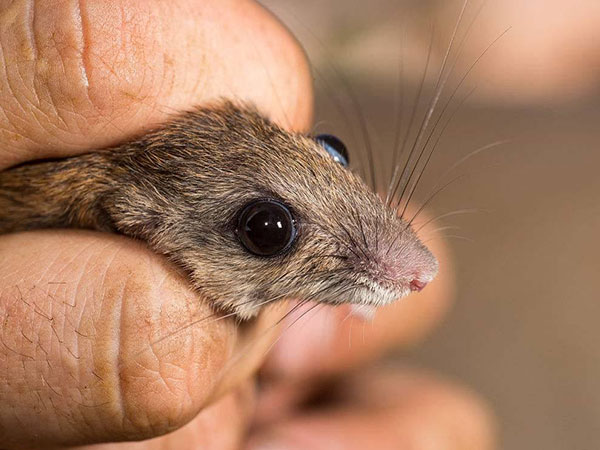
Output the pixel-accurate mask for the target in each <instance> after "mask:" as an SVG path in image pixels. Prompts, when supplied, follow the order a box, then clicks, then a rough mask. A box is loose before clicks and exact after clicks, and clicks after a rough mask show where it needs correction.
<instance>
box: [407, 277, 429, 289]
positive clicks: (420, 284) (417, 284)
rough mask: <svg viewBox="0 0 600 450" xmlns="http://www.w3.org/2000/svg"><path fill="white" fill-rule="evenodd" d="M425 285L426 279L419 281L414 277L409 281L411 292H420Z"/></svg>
mask: <svg viewBox="0 0 600 450" xmlns="http://www.w3.org/2000/svg"><path fill="white" fill-rule="evenodd" d="M425 286H427V282H426V281H421V280H418V279H416V278H415V279H414V280H412V281H411V282H410V290H411V291H413V292H421V291H422V290H423V289H424V288H425Z"/></svg>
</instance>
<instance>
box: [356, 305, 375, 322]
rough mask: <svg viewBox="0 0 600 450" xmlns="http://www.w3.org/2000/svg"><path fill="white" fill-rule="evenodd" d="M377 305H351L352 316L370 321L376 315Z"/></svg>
mask: <svg viewBox="0 0 600 450" xmlns="http://www.w3.org/2000/svg"><path fill="white" fill-rule="evenodd" d="M376 312H377V307H376V306H373V305H350V314H352V316H354V317H356V318H358V319H361V320H364V321H368V322H370V321H371V320H373V318H374V317H375V313H376Z"/></svg>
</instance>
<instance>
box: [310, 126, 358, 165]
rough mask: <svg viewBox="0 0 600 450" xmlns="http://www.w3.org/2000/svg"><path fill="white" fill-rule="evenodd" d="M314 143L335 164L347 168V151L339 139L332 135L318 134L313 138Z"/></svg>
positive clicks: (348, 161) (348, 160) (348, 159)
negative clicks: (327, 154)
mask: <svg viewBox="0 0 600 450" xmlns="http://www.w3.org/2000/svg"><path fill="white" fill-rule="evenodd" d="M315 141H316V142H317V143H318V144H319V145H320V146H321V147H323V148H324V149H325V151H326V152H327V153H329V154H330V155H331V157H332V158H333V160H334V161H335V162H337V163H340V164H341V165H342V166H344V167H348V164H349V163H350V158H349V157H348V149H346V146H345V145H344V143H343V142H342V141H341V140H340V139H339V138H337V137H335V136H333V135H332V134H319V135H318V136H315Z"/></svg>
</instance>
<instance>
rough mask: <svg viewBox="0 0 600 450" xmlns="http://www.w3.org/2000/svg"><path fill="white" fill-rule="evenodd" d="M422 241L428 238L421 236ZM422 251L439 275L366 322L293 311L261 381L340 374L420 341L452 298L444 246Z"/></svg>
mask: <svg viewBox="0 0 600 450" xmlns="http://www.w3.org/2000/svg"><path fill="white" fill-rule="evenodd" d="M423 236H431V233H429V231H428V230H425V231H424V232H423ZM427 245H428V246H429V247H430V249H431V250H432V251H433V253H434V254H435V255H436V257H437V258H438V260H439V261H440V273H439V274H438V276H437V278H436V280H434V281H433V282H432V283H431V284H430V285H428V286H427V287H426V288H425V289H424V290H423V291H422V292H420V293H418V294H412V295H410V296H409V297H407V298H405V299H402V300H399V301H397V302H395V303H394V304H391V305H389V306H386V307H383V308H380V309H379V310H378V311H377V313H376V314H375V317H374V318H373V320H372V321H370V322H365V321H364V320H361V319H357V318H355V317H353V316H352V315H350V309H349V307H346V308H329V307H321V308H319V307H317V308H315V309H314V310H313V311H308V310H307V309H306V308H305V309H300V310H298V311H296V312H295V313H294V314H291V315H290V316H289V317H288V318H287V320H286V322H284V324H283V327H282V335H281V337H280V338H279V339H278V341H277V344H276V345H275V346H274V348H273V351H272V352H271V355H270V356H269V358H268V360H267V361H266V364H265V366H264V367H263V369H262V373H263V375H264V377H265V378H267V379H271V380H281V381H285V382H290V381H292V380H298V379H304V378H308V377H318V376H324V375H330V374H334V373H339V372H342V371H345V370H348V369H349V368H352V367H356V366H359V365H362V364H365V363H367V362H368V361H373V360H376V359H378V358H380V357H381V355H382V354H384V353H386V352H388V351H390V350H391V349H394V348H399V347H407V346H411V345H414V344H415V343H416V342H418V341H419V340H421V339H422V338H423V337H424V336H425V335H426V334H427V333H428V332H429V331H430V330H431V329H432V328H433V327H434V326H435V325H436V324H437V323H438V322H439V321H440V319H441V318H442V317H443V315H444V313H445V312H446V310H447V309H448V307H449V304H450V301H451V299H452V296H453V274H452V267H451V261H450V258H449V255H448V253H447V250H446V248H445V245H444V243H443V242H442V241H441V239H440V238H439V237H436V238H434V239H433V240H431V241H428V242H427ZM311 307H312V305H311V306H308V307H307V308H311Z"/></svg>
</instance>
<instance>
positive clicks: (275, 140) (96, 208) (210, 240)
mask: <svg viewBox="0 0 600 450" xmlns="http://www.w3.org/2000/svg"><path fill="white" fill-rule="evenodd" d="M344 158H345V155H344V148H343V144H341V143H340V142H339V141H336V139H335V138H333V137H332V136H324V137H321V138H319V137H317V138H314V137H309V136H305V135H302V134H296V133H290V132H287V131H285V130H283V129H282V128H280V127H278V126H276V125H275V124H273V123H271V122H270V121H269V120H267V119H266V118H264V117H263V116H262V115H261V114H260V113H259V112H257V111H256V110H255V109H254V108H253V107H251V106H248V105H237V104H234V103H232V102H226V101H224V102H222V103H219V104H217V105H216V106H211V107H204V108H198V109H196V110H193V111H190V112H186V113H183V114H181V115H179V116H178V117H176V118H174V119H173V120H172V121H170V122H169V123H167V124H166V125H164V126H162V127H160V128H157V129H155V130H152V131H150V132H148V133H147V134H145V135H143V136H141V137H139V138H137V139H135V140H132V141H130V142H125V143H123V144H121V145H118V146H115V147H111V148H108V149H105V150H102V151H97V152H93V153H88V154H85V155H81V156H74V157H70V158H66V159H61V160H44V161H37V162H30V163H25V164H22V165H19V166H16V167H13V168H10V169H8V170H5V171H3V172H0V233H9V232H16V231H20V230H29V229H37V228H88V229H95V230H100V231H108V232H114V233H120V234H123V235H126V236H129V237H132V238H136V239H140V240H143V241H145V242H147V244H148V245H149V246H150V248H152V249H153V250H154V251H156V252H158V253H160V254H163V255H165V256H166V257H167V258H169V259H170V260H171V261H172V262H173V263H175V264H176V265H177V266H178V267H180V268H181V269H183V270H184V271H185V272H186V273H187V274H188V276H189V279H190V281H191V282H192V283H193V286H194V287H195V289H196V290H197V291H198V292H199V293H200V294H201V295H202V296H203V297H205V298H206V299H208V300H209V301H210V302H211V304H212V305H213V306H214V307H216V308H217V309H219V310H223V311H227V312H230V313H233V314H235V315H236V316H237V317H238V318H239V319H250V318H252V317H254V316H255V315H256V314H257V313H258V312H259V311H260V308H261V306H262V305H265V304H267V303H270V302H274V301H276V300H279V299H283V298H298V299H303V300H312V301H317V302H323V303H328V304H334V305H335V304H343V303H350V304H354V305H365V306H366V307H367V308H370V307H376V306H380V305H384V304H387V303H390V302H392V301H393V300H395V299H397V298H399V297H403V296H405V295H407V294H408V293H410V292H411V291H414V290H421V289H422V288H423V287H424V286H425V285H426V284H427V283H428V282H430V281H431V280H432V279H433V278H434V277H435V275H436V273H437V270H438V263H437V261H436V259H435V258H434V256H433V255H432V254H431V253H430V251H429V250H428V249H427V248H426V247H425V246H424V245H423V244H422V243H421V242H420V241H419V239H418V238H417V236H416V234H415V233H414V231H413V230H412V229H411V227H410V226H409V224H408V223H407V222H405V221H404V220H402V219H401V218H400V217H398V214H397V212H396V211H395V210H394V209H392V208H390V207H388V206H386V205H385V202H383V201H382V200H381V199H380V198H379V196H378V195H376V194H375V193H374V192H372V191H371V190H370V189H369V188H368V187H367V186H366V185H365V183H363V181H362V180H361V179H360V178H359V177H358V176H356V175H355V174H354V173H352V172H351V171H350V170H348V169H347V168H346V167H345V164H343V163H344V162H345V161H344Z"/></svg>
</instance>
